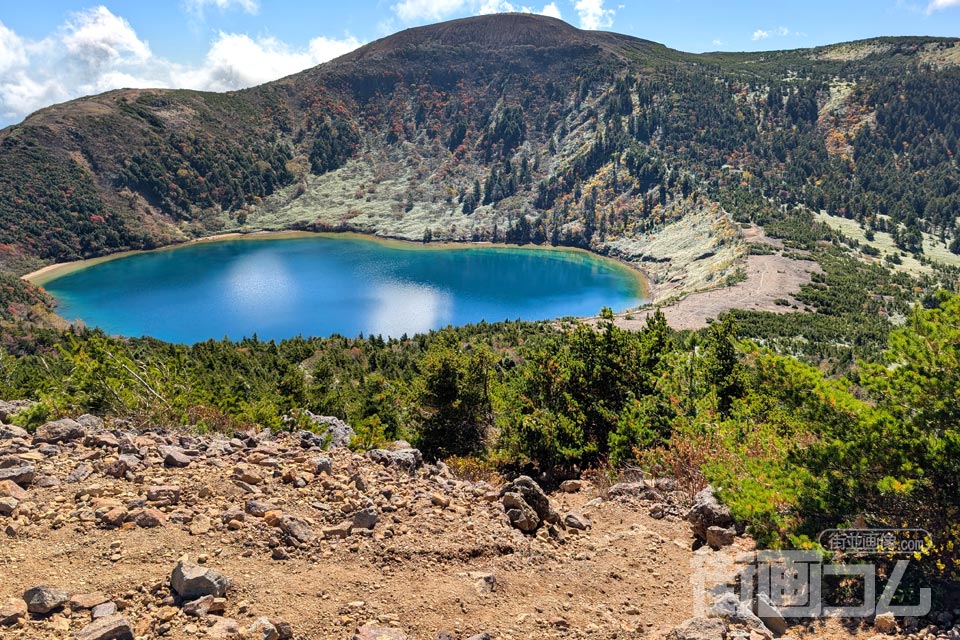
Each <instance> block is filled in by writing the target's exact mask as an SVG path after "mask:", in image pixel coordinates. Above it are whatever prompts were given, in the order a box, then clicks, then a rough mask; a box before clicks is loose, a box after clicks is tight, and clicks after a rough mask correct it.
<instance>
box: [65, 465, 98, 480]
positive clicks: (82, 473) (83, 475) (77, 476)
mask: <svg viewBox="0 0 960 640" xmlns="http://www.w3.org/2000/svg"><path fill="white" fill-rule="evenodd" d="M92 473H93V466H92V465H91V464H90V463H88V462H81V463H80V464H78V465H77V466H76V467H74V468H73V471H71V472H70V473H68V474H67V477H66V478H64V479H63V481H64V482H66V483H67V484H76V483H78V482H83V481H84V480H86V479H87V478H89V477H90V474H92Z"/></svg>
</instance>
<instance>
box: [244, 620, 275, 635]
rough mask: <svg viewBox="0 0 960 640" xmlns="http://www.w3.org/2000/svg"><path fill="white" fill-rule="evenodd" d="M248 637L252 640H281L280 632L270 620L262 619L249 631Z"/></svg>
mask: <svg viewBox="0 0 960 640" xmlns="http://www.w3.org/2000/svg"><path fill="white" fill-rule="evenodd" d="M247 637H248V638H250V640H280V632H279V631H278V630H277V628H276V627H275V626H274V625H273V623H272V622H271V621H270V619H269V618H266V617H260V618H257V619H256V620H254V621H253V624H251V625H250V627H249V628H248V629H247Z"/></svg>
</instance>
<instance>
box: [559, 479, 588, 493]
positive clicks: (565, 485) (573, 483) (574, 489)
mask: <svg viewBox="0 0 960 640" xmlns="http://www.w3.org/2000/svg"><path fill="white" fill-rule="evenodd" d="M582 488H583V482H581V481H580V480H564V481H563V482H561V483H560V490H561V491H563V492H564V493H578V492H579V491H580V489H582Z"/></svg>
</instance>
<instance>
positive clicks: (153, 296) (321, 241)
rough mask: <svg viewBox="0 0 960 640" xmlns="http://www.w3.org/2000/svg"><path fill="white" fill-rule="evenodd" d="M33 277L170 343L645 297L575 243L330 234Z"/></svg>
mask: <svg viewBox="0 0 960 640" xmlns="http://www.w3.org/2000/svg"><path fill="white" fill-rule="evenodd" d="M60 273H62V274H63V275H59V274H60ZM35 281H37V282H40V283H42V284H43V286H44V288H46V290H47V291H48V292H50V293H51V294H52V295H53V296H54V297H55V298H56V299H57V300H58V302H59V306H58V313H59V314H60V315H61V316H63V317H64V318H66V319H68V320H81V321H83V322H84V323H85V324H86V325H87V326H91V327H100V328H101V329H103V330H104V331H106V332H107V333H110V334H120V335H125V336H153V337H155V338H159V339H161V340H166V341H170V342H180V343H192V342H198V341H203V340H207V339H211V338H212V339H220V338H223V337H229V338H231V339H235V340H236V339H240V338H243V337H250V336H253V335H254V334H256V335H257V337H259V338H260V339H275V340H280V339H283V338H288V337H292V336H296V335H304V336H328V335H331V334H334V333H338V334H341V335H345V336H356V335H358V334H360V333H363V334H365V335H382V336H384V337H400V336H402V335H403V334H408V335H413V334H415V333H420V332H425V331H429V330H431V329H438V328H441V327H444V326H447V325H462V324H469V323H474V322H479V321H481V320H484V321H487V322H498V321H501V320H515V319H523V320H545V319H551V318H559V317H565V316H591V315H596V314H597V313H598V312H599V311H600V309H601V308H602V307H611V308H612V309H614V311H622V310H626V309H629V308H632V307H636V306H638V305H640V304H642V303H643V302H644V300H645V297H646V286H645V280H644V278H643V276H642V275H641V274H639V273H638V272H636V271H634V270H632V269H629V268H627V267H626V266H624V265H621V264H619V263H617V262H615V261H612V260H609V259H606V258H602V257H600V256H596V255H593V254H589V253H587V252H584V251H576V250H565V249H547V248H523V247H508V246H493V245H484V246H476V245H440V246H437V245H430V244H427V245H419V244H416V243H403V242H397V241H382V240H377V239H368V238H364V237H358V236H353V235H342V234H336V235H331V234H321V235H307V236H304V237H293V238H290V237H284V238H274V237H271V236H269V235H265V236H255V237H248V238H243V239H228V240H218V241H216V242H198V243H194V244H189V245H185V246H180V247H176V248H172V249H162V250H157V251H150V252H144V253H136V254H133V255H127V256H123V257H119V258H115V259H108V260H106V261H94V263H93V264H89V263H87V264H84V263H80V264H77V265H67V266H66V268H65V269H62V270H58V269H54V270H53V271H52V272H51V273H50V274H49V275H48V276H46V277H39V278H35Z"/></svg>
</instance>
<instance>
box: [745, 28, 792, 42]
mask: <svg viewBox="0 0 960 640" xmlns="http://www.w3.org/2000/svg"><path fill="white" fill-rule="evenodd" d="M789 35H794V36H802V35H804V34H802V33H791V32H790V29H788V28H786V27H777V28H776V29H771V30H769V31H766V30H764V29H757V30H756V31H754V32H753V37H752V40H753V41H754V42H756V41H757V40H766V39H767V38H774V37H777V38H785V37H787V36H789Z"/></svg>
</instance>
